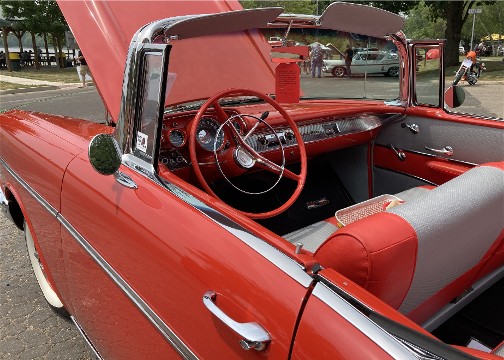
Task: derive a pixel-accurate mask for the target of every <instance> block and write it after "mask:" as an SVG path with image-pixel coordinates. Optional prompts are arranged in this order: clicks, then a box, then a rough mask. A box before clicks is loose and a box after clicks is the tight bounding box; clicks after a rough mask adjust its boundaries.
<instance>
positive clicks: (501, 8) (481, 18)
mask: <svg viewBox="0 0 504 360" xmlns="http://www.w3.org/2000/svg"><path fill="white" fill-rule="evenodd" d="M478 8H480V9H481V13H480V14H476V16H475V18H474V19H475V21H474V43H475V44H477V43H478V42H479V41H480V39H481V38H482V37H484V36H488V35H491V34H504V2H502V1H496V2H493V3H486V4H481V5H478ZM472 23H473V15H470V16H469V20H468V21H466V23H465V24H464V27H463V28H462V36H461V37H462V39H463V40H464V42H465V43H466V44H469V43H470V41H471V34H472ZM500 43H502V41H501V42H500ZM497 44H499V43H498V42H495V43H492V46H493V50H494V55H496V53H495V52H496V50H497V46H495V45H497Z"/></svg>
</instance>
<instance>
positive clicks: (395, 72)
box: [387, 66, 399, 77]
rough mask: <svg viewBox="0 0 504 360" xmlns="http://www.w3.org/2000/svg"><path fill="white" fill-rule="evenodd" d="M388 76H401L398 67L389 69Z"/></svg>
mask: <svg viewBox="0 0 504 360" xmlns="http://www.w3.org/2000/svg"><path fill="white" fill-rule="evenodd" d="M387 76H390V77H396V76H399V68H398V67H395V66H394V67H391V68H390V69H388V71H387Z"/></svg>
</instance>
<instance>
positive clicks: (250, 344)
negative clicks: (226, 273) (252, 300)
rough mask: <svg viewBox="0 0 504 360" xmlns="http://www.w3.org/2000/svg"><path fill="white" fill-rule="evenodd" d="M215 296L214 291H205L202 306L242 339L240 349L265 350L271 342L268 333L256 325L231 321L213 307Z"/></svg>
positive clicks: (217, 308)
mask: <svg viewBox="0 0 504 360" xmlns="http://www.w3.org/2000/svg"><path fill="white" fill-rule="evenodd" d="M216 296H217V294H216V293H215V291H207V292H206V293H205V294H204V295H203V304H205V306H206V308H207V309H208V310H210V312H211V313H212V314H214V315H215V316H216V317H217V318H218V319H219V320H220V321H222V322H223V323H224V324H226V325H227V326H229V327H230V328H231V330H233V331H234V332H235V333H237V334H238V335H240V336H241V337H242V338H243V339H241V340H240V345H241V347H242V348H243V349H245V350H250V349H255V350H257V351H262V350H264V349H266V347H267V346H268V343H269V342H270V341H271V338H270V336H269V334H268V332H267V331H266V330H264V328H263V327H262V326H261V325H259V324H258V323H255V322H248V323H239V322H237V321H234V320H233V319H231V318H230V317H229V316H227V315H226V314H225V313H224V311H222V310H221V309H219V307H218V306H217V305H215V303H214V300H215V297H216Z"/></svg>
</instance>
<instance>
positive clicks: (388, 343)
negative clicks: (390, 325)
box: [312, 282, 418, 360]
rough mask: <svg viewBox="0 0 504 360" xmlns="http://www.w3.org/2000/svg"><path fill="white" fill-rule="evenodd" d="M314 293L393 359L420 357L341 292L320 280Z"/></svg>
mask: <svg viewBox="0 0 504 360" xmlns="http://www.w3.org/2000/svg"><path fill="white" fill-rule="evenodd" d="M312 294H313V296H315V297H316V298H318V299H319V300H320V301H322V302H323V303H325V304H326V305H327V306H329V307H330V308H331V309H333V310H334V311H336V312H337V313H338V314H339V315H340V316H342V317H343V318H344V319H345V320H346V321H348V322H349V323H350V324H352V325H353V326H355V327H356V328H357V329H358V330H359V331H361V332H362V333H363V334H364V335H365V336H367V337H368V338H369V339H371V340H372V341H373V342H374V343H375V344H376V345H378V346H379V347H381V348H382V349H383V351H385V352H386V353H387V354H389V355H390V356H391V357H392V358H393V359H401V360H407V359H411V360H417V359H418V358H417V357H416V356H415V355H414V354H413V353H412V352H411V351H410V350H408V349H407V348H406V347H405V346H404V345H403V344H402V343H400V342H399V341H398V340H397V339H396V338H395V337H393V336H392V335H390V334H389V333H388V332H387V331H385V330H384V329H383V328H382V327H380V326H379V325H378V324H376V323H375V322H374V321H372V320H371V319H369V318H368V317H367V316H365V315H364V314H363V313H361V312H360V311H359V310H357V309H356V308H355V307H354V306H352V305H351V304H350V303H349V302H348V301H346V300H345V299H344V298H342V297H341V296H340V295H339V294H337V293H335V292H334V291H332V290H331V289H330V288H329V287H328V286H327V285H325V284H323V283H320V282H319V283H317V284H316V285H315V288H314V289H313V293H312Z"/></svg>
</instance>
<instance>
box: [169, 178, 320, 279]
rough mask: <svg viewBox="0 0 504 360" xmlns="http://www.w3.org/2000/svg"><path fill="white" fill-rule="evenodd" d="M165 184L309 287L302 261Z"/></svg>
mask: <svg viewBox="0 0 504 360" xmlns="http://www.w3.org/2000/svg"><path fill="white" fill-rule="evenodd" d="M160 181H162V183H163V184H164V186H165V187H166V188H167V189H168V190H169V191H170V192H171V193H172V194H173V195H175V196H177V197H178V198H179V199H181V200H182V201H184V202H185V203H187V204H189V205H191V206H192V207H194V208H195V209H196V210H198V211H200V212H201V213H202V214H203V215H205V216H206V217H208V218H209V219H210V220H212V221H214V222H215V223H217V224H219V225H220V226H222V227H223V228H224V229H226V230H227V231H228V232H230V233H231V234H233V235H234V236H236V237H237V238H238V239H240V240H241V241H242V242H243V243H245V244H246V245H248V246H249V247H251V248H252V249H254V250H255V251H256V252H258V253H259V254H260V255H261V256H263V257H264V258H265V259H267V260H269V261H270V262H271V263H272V264H274V265H275V266H277V267H278V268H279V269H280V270H282V271H283V272H284V273H285V274H287V275H289V276H290V277H291V278H292V279H294V280H295V281H297V282H298V283H299V284H301V285H302V286H304V287H306V288H308V287H309V286H310V284H311V283H312V281H313V279H312V277H311V276H310V275H308V274H307V273H306V271H305V268H304V267H303V265H301V264H300V263H298V262H296V261H295V260H294V259H292V258H291V257H289V256H288V255H287V254H284V253H283V252H281V251H280V250H278V249H277V248H275V247H273V246H272V245H270V244H268V243H267V242H265V241H264V240H262V239H260V238H258V237H257V236H255V235H253V234H251V233H250V232H249V231H248V230H247V229H245V228H244V227H242V226H241V225H239V224H237V223H235V222H234V221H233V220H231V219H229V218H228V217H226V216H225V215H224V214H222V213H220V212H218V211H216V210H215V209H213V208H211V207H209V206H208V205H206V204H205V203H204V202H202V201H200V200H198V199H197V198H195V197H194V196H193V195H191V194H189V193H187V192H186V191H184V190H182V189H180V188H179V187H178V186H176V185H174V184H172V183H170V182H168V181H166V180H164V179H161V180H160Z"/></svg>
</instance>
